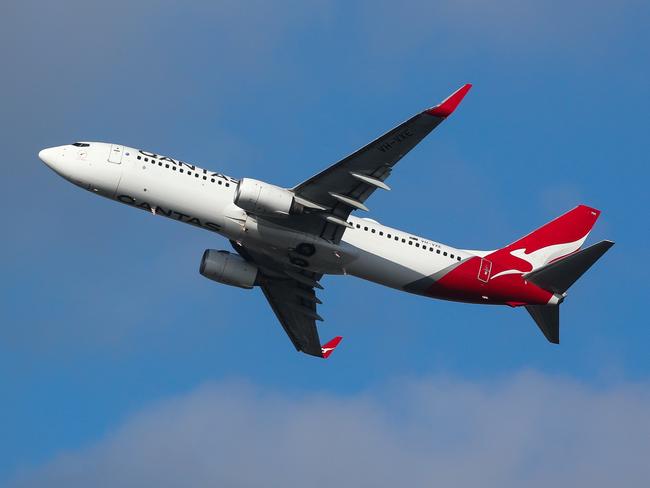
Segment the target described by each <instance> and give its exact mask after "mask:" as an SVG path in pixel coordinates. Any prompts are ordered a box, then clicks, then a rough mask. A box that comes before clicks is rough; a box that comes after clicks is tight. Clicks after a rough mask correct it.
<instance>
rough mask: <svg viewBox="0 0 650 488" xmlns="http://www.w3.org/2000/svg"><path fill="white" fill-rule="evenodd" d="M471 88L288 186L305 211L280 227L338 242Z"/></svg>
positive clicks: (458, 92) (463, 89) (462, 90)
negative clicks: (400, 164)
mask: <svg viewBox="0 0 650 488" xmlns="http://www.w3.org/2000/svg"><path fill="white" fill-rule="evenodd" d="M470 88H471V85H470V84H466V85H464V86H463V87H461V88H460V89H458V90H457V91H456V92H454V93H453V94H452V95H451V96H450V97H448V98H447V99H446V100H445V101H443V102H442V103H440V104H439V105H437V106H435V107H433V108H430V109H428V110H425V111H423V112H421V113H419V114H417V115H415V116H413V117H411V118H410V119H408V120H407V121H406V122H404V123H402V124H400V125H398V126H397V127H395V128H394V129H392V130H390V131H388V132H387V133H385V134H384V135H382V136H381V137H379V138H377V139H375V140H374V141H372V142H371V143H370V144H367V145H366V146H364V147H362V148H361V149H359V150H357V151H356V152H354V153H352V154H351V155H349V156H347V157H346V158H344V159H342V160H341V161H339V162H338V163H336V164H334V165H332V166H330V167H329V168H327V169H325V170H324V171H321V172H320V173H318V174H317V175H315V176H312V177H311V178H309V179H308V180H306V181H304V182H303V183H300V184H299V185H297V186H295V187H294V188H292V191H293V192H294V193H295V195H296V201H297V202H298V203H300V204H302V205H303V206H304V207H305V210H306V211H305V212H304V213H303V214H302V215H296V216H292V217H291V218H290V219H288V221H284V222H283V225H286V226H289V227H292V228H294V229H296V230H300V231H303V232H309V233H311V234H315V235H318V236H320V237H323V238H325V239H327V240H330V241H332V242H334V243H338V242H339V241H340V239H341V236H342V235H343V232H344V230H345V227H348V226H349V224H348V223H347V221H346V219H347V218H348V216H349V215H350V213H351V212H352V211H353V210H367V207H366V206H365V204H364V202H365V201H366V200H367V199H368V198H369V197H370V195H372V194H373V192H374V191H375V190H376V189H377V188H382V189H389V188H388V186H387V185H386V184H385V183H384V181H385V180H386V179H387V178H388V177H389V176H390V173H391V171H392V169H393V167H394V166H395V164H396V163H397V162H398V161H399V160H400V159H402V157H404V155H406V154H407V153H408V152H409V151H410V150H411V149H413V148H414V147H415V146H416V145H417V144H418V143H419V142H420V141H422V139H424V138H425V137H426V136H427V135H428V134H429V133H430V132H431V131H432V130H433V129H435V128H436V127H437V126H438V125H439V124H440V123H441V122H442V121H443V120H445V118H447V117H448V116H449V115H450V114H451V113H452V112H453V111H454V110H455V108H456V107H457V106H458V104H459V103H460V101H461V100H462V99H463V97H464V96H465V95H466V94H467V92H468V91H469V89H470Z"/></svg>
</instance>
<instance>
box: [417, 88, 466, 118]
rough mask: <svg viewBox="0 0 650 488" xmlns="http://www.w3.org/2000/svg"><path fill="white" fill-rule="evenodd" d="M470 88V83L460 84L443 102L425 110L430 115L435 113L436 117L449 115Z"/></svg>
mask: <svg viewBox="0 0 650 488" xmlns="http://www.w3.org/2000/svg"><path fill="white" fill-rule="evenodd" d="M470 88H472V84H471V83H467V84H465V85H463V86H461V87H460V88H459V89H458V90H456V91H455V92H454V93H452V94H451V95H449V96H448V97H447V98H446V99H445V101H444V102H442V103H439V104H438V105H436V106H435V107H433V108H430V109H429V110H427V111H426V112H427V113H428V114H430V115H435V116H436V117H442V118H446V117H449V116H450V115H451V114H452V113H453V111H454V110H456V107H458V104H459V103H460V102H461V100H462V99H463V98H465V95H467V92H468V91H469V89H470Z"/></svg>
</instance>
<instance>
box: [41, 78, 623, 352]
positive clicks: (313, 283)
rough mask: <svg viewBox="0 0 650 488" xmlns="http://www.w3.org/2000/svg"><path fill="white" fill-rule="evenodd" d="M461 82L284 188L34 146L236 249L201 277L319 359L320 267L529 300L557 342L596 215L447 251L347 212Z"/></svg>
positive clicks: (150, 161) (53, 162) (491, 298)
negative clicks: (273, 321) (232, 290)
mask: <svg viewBox="0 0 650 488" xmlns="http://www.w3.org/2000/svg"><path fill="white" fill-rule="evenodd" d="M470 88H471V85H470V84H466V85H464V86H462V87H461V88H460V89H458V90H457V91H456V92H454V93H453V94H452V95H451V96H449V97H448V98H447V99H446V100H445V101H443V102H442V103H440V104H438V105H436V106H435V107H433V108H430V109H428V110H425V111H423V112H421V113H419V114H417V115H415V116H413V117H411V118H410V119H408V120H407V121H406V122H404V123H402V124H400V125H398V126H397V127H395V128H394V129H392V130H390V131H389V132H387V133H386V134H384V135H382V136H381V137H379V138H378V139H376V140H374V141H372V142H371V143H369V144H368V145H366V146H364V147H362V148H361V149H359V150H358V151H356V152H354V153H352V154H351V155H349V156H347V157H346V158H344V159H342V160H340V161H339V162H337V163H336V164H334V165H332V166H330V167H329V168H327V169H325V170H323V171H321V172H320V173H318V174H317V175H315V176H312V177H311V178H309V179H308V180H306V181H303V182H302V183H300V184H298V185H296V186H294V187H293V188H282V187H279V186H276V185H273V184H271V183H267V182H264V181H259V180H255V179H252V178H241V179H235V178H232V177H230V176H226V175H223V174H221V173H215V172H213V171H210V170H207V169H203V168H199V167H198V166H196V165H194V164H190V163H186V162H184V161H181V160H178V159H174V158H170V157H167V156H161V155H159V154H156V153H153V152H149V151H144V150H141V149H135V148H132V147H127V146H123V145H120V144H110V143H101V142H76V143H74V144H67V145H64V146H57V147H52V148H48V149H43V150H42V151H41V152H40V153H39V155H38V156H39V158H40V159H41V160H43V162H45V164H47V165H48V166H49V167H50V168H51V169H53V170H54V171H55V172H56V173H58V174H59V175H61V176H62V177H63V178H65V179H66V180H68V181H70V182H72V183H74V184H75V185H77V186H80V187H81V188H84V189H86V190H89V191H90V192H92V193H96V194H97V195H101V196H103V197H107V198H110V199H111V200H116V201H118V202H121V203H124V204H126V205H129V206H131V207H134V208H138V209H141V210H145V211H147V212H150V213H151V214H153V215H161V216H164V217H168V218H171V219H174V220H178V221H180V222H184V223H186V224H191V225H194V226H198V227H202V228H203V229H207V230H209V231H212V232H216V233H217V234H220V235H222V236H224V237H225V238H226V239H228V240H229V241H230V244H231V245H232V247H233V248H234V250H235V252H234V253H233V252H229V251H224V250H213V249H208V250H206V251H205V252H204V253H203V257H202V259H201V264H200V267H199V270H200V273H201V274H202V275H203V276H205V277H206V278H209V279H210V280H213V281H216V282H219V283H224V284H227V285H232V286H238V287H241V288H249V289H250V288H253V287H256V286H259V287H260V288H261V289H262V292H263V293H264V296H265V297H266V299H267V300H268V302H269V304H270V305H271V308H272V309H273V311H274V312H275V315H276V316H277V318H278V320H279V321H280V323H281V324H282V327H283V328H284V330H285V332H286V333H287V335H288V336H289V339H291V342H292V343H293V345H294V346H295V348H296V349H297V350H298V351H302V352H304V353H306V354H310V355H312V356H317V357H322V358H327V357H328V356H329V355H330V354H331V352H332V351H333V350H334V348H335V347H336V346H337V345H338V344H339V342H340V340H341V337H335V338H334V339H332V340H331V341H329V342H328V343H326V344H324V345H321V342H320V339H319V335H318V330H317V328H316V321H321V320H322V318H321V317H320V315H319V314H318V312H317V306H318V304H320V303H322V302H321V301H320V300H319V298H318V297H317V296H316V290H317V289H322V288H323V287H322V286H321V284H320V282H321V279H322V277H323V276H324V275H326V274H339V275H340V274H343V275H352V276H356V277H359V278H363V279H365V280H369V281H373V282H375V283H379V284H381V285H384V286H389V287H391V288H395V289H397V290H401V291H406V292H408V293H414V294H417V295H423V296H426V297H432V298H439V299H444V300H453V301H457V302H465V303H484V304H490V305H508V306H510V307H525V308H526V310H527V311H528V312H529V313H530V315H531V316H532V318H533V319H534V321H535V322H536V323H537V325H538V326H539V328H540V329H541V331H542V332H543V334H544V335H545V336H546V338H547V339H548V340H549V341H550V342H552V343H556V344H557V343H559V306H560V304H561V303H562V302H563V301H564V298H565V297H566V295H567V290H568V289H569V287H570V286H571V285H572V284H573V283H574V282H575V281H576V280H577V279H578V278H579V277H580V276H581V275H582V274H583V273H584V272H585V271H586V270H587V269H588V268H589V267H590V266H591V265H592V264H593V263H594V262H596V260H598V259H599V258H600V257H601V256H602V255H603V254H604V253H605V252H606V251H607V250H608V249H609V248H610V247H611V246H612V245H613V244H614V243H613V242H611V241H601V242H598V243H597V244H594V245H592V246H590V247H587V248H585V249H582V250H581V247H582V245H583V244H584V242H585V240H586V239H587V236H588V235H589V232H590V231H591V228H592V227H593V225H594V224H595V222H596V219H598V216H599V215H600V211H599V210H596V209H595V208H591V207H588V206H586V205H579V206H577V207H576V208H574V209H573V210H569V211H568V212H567V213H565V214H564V215H561V216H560V217H557V218H556V219H555V220H552V221H551V222H549V223H547V224H545V225H543V226H542V227H540V228H539V229H537V230H535V231H533V232H531V233H530V234H528V235H526V236H524V237H522V238H521V239H517V240H515V241H514V242H513V243H512V244H508V245H507V246H505V247H503V248H501V249H496V250H492V251H476V250H468V249H456V248H453V247H451V246H448V245H446V244H442V243H440V242H438V241H434V240H431V239H427V238H424V237H420V236H416V235H414V234H411V233H409V232H406V231H403V230H399V229H395V228H391V227H387V226H385V225H383V224H380V223H379V222H377V221H376V220H372V219H369V218H365V217H356V216H353V215H352V212H354V211H361V212H366V211H368V207H367V206H366V202H367V200H368V198H369V197H370V196H371V195H372V194H373V193H374V192H375V190H383V191H388V190H390V188H389V187H388V185H387V184H386V181H387V180H388V177H389V176H390V174H391V172H392V171H393V169H394V168H395V165H396V164H397V162H398V161H400V160H401V159H402V157H403V156H404V155H406V154H407V153H408V152H409V151H410V150H411V149H413V148H414V147H415V146H416V145H417V144H418V143H419V142H420V141H421V140H422V139H424V137H425V136H427V134H429V133H430V132H431V131H432V130H433V129H435V128H436V127H437V126H438V124H440V123H441V122H442V121H444V120H445V119H446V118H447V117H449V116H450V115H451V114H452V112H453V111H454V110H455V109H456V107H457V106H458V104H459V103H460V101H461V100H462V99H463V98H464V97H465V95H466V94H467V92H468V91H469V89H470Z"/></svg>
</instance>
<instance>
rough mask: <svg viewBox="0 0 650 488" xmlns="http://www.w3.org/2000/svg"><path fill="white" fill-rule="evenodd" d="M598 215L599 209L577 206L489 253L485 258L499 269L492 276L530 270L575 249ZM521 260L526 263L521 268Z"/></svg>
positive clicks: (566, 254) (587, 233)
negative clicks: (526, 264) (525, 265)
mask: <svg viewBox="0 0 650 488" xmlns="http://www.w3.org/2000/svg"><path fill="white" fill-rule="evenodd" d="M599 215H600V210H596V209H595V208H591V207H587V206H586V205H579V206H577V207H576V208H574V209H573V210H569V211H568V212H567V213H565V214H564V215H560V216H559V217H558V218H556V219H555V220H551V221H550V222H549V223H547V224H545V225H543V226H542V227H540V228H539V229H537V230H534V231H533V232H531V233H530V234H528V235H526V236H524V237H522V238H521V239H518V240H516V241H515V242H513V243H512V244H509V245H507V246H506V247H504V248H502V249H499V250H497V251H494V252H492V253H490V254H489V255H488V256H486V257H487V259H489V260H490V261H492V263H493V264H494V265H495V268H496V269H501V271H497V274H495V275H493V276H492V279H494V278H496V277H497V276H498V275H499V274H511V273H527V272H531V271H534V270H536V269H538V268H541V267H542V266H544V265H546V264H549V263H551V262H553V261H555V260H557V259H560V258H563V257H565V256H568V255H569V254H572V253H574V252H576V251H577V250H578V249H580V246H582V244H583V243H584V242H585V239H587V236H588V235H589V232H591V228H592V227H593V226H594V224H595V223H596V220H597V219H598V216H599ZM522 261H524V262H526V263H528V266H527V267H522V266H523V263H522ZM526 268H527V269H526ZM493 272H494V270H493Z"/></svg>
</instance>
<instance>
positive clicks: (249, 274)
mask: <svg viewBox="0 0 650 488" xmlns="http://www.w3.org/2000/svg"><path fill="white" fill-rule="evenodd" d="M199 272H200V273H201V274H202V275H203V276H205V277H206V278H208V279H211V280H212V281H216V282H218V283H224V284H226V285H232V286H238V287H240V288H253V286H255V282H256V280H257V266H255V265H253V264H251V263H249V262H248V261H246V260H245V259H244V258H242V257H240V256H239V255H237V254H233V253H231V252H228V251H215V250H214V249H206V250H205V252H204V253H203V258H201V267H200V268H199Z"/></svg>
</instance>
